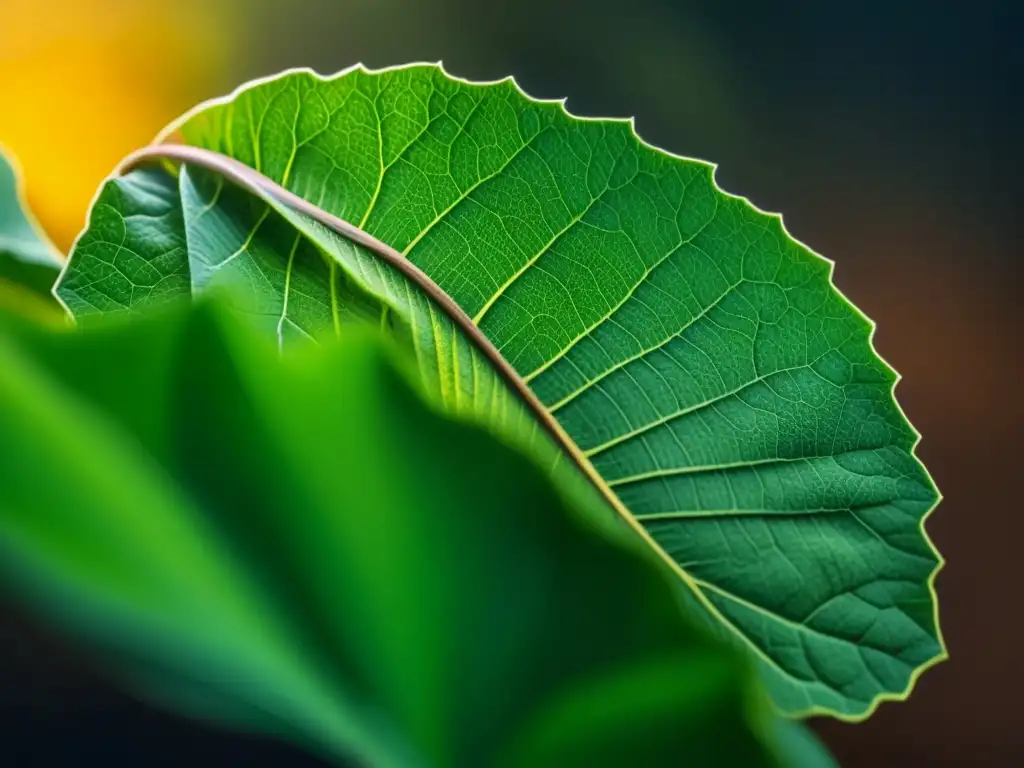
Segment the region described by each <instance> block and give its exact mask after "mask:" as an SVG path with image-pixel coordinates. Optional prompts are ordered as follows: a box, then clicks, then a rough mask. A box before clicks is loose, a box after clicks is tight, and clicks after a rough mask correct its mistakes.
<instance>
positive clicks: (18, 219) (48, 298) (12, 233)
mask: <svg viewBox="0 0 1024 768" xmlns="http://www.w3.org/2000/svg"><path fill="white" fill-rule="evenodd" d="M8 193H10V200H6V199H5V197H6V195H7V194H8ZM8 202H10V203H13V206H12V207H13V210H4V206H5V204H6V203H8ZM5 261H7V262H8V265H10V264H11V263H13V264H14V266H15V268H16V269H21V270H28V273H29V275H31V278H29V275H21V276H20V277H23V278H25V281H24V282H23V281H22V280H21V279H19V276H18V275H17V274H15V275H13V276H11V275H10V274H8V275H5V274H4V271H5V267H4V262H5ZM65 261H66V260H65V258H64V255H63V254H62V253H61V252H60V249H58V248H57V246H56V245H54V244H53V241H52V240H50V237H49V235H47V234H46V230H44V229H43V227H42V225H41V224H40V223H39V220H38V219H36V217H35V215H34V214H33V213H32V209H31V208H30V207H29V204H28V197H27V194H26V190H25V175H24V173H23V171H22V168H21V164H20V163H19V162H18V159H17V157H16V156H15V155H14V153H13V152H11V151H10V150H9V149H7V147H6V146H4V144H2V143H0V294H2V299H0V300H2V301H3V302H4V303H6V304H8V305H12V306H13V307H15V308H16V309H18V310H19V311H21V312H23V313H27V314H30V315H32V316H34V317H38V318H39V319H42V320H52V319H53V318H52V317H51V315H52V314H53V311H52V310H53V309H54V304H55V302H59V300H58V299H56V296H55V295H54V294H53V288H54V286H55V285H56V278H57V276H58V274H59V273H60V271H61V270H62V268H63V266H64V264H65ZM47 271H48V272H50V273H52V277H53V280H51V281H50V286H49V287H47V288H45V289H44V288H43V286H42V284H41V283H39V281H40V280H41V279H42V277H43V275H44V274H45V273H46V272H47ZM37 273H38V274H37ZM60 306H62V307H63V303H62V302H61V303H60ZM67 314H68V316H69V317H70V313H67Z"/></svg>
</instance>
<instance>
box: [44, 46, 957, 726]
mask: <svg viewBox="0 0 1024 768" xmlns="http://www.w3.org/2000/svg"><path fill="white" fill-rule="evenodd" d="M418 66H423V67H433V68H437V69H439V71H440V73H441V74H443V75H444V76H445V77H447V78H449V79H451V80H452V81H454V82H457V83H461V84H464V85H470V86H496V85H503V84H510V85H511V86H512V87H513V88H514V89H515V90H516V92H517V93H518V94H519V95H520V96H522V97H523V98H524V99H527V100H529V101H531V102H534V103H538V104H547V105H557V106H558V107H559V108H560V109H561V110H562V112H564V114H565V115H566V116H567V117H568V118H570V119H572V120H576V121H580V122H590V123H606V124H609V123H616V124H625V125H628V127H629V131H630V134H631V137H632V138H633V140H635V141H636V142H637V143H638V144H639V145H640V146H642V147H644V148H646V149H648V150H653V151H655V152H657V153H659V154H661V155H664V156H665V157H668V158H671V159H674V160H681V161H685V162H689V163H696V164H701V165H704V166H706V167H708V168H710V169H711V171H712V182H713V190H714V191H715V192H717V193H719V194H721V195H723V196H724V197H726V198H729V199H732V200H736V201H739V202H741V203H743V204H744V205H746V206H747V207H748V208H750V209H751V210H752V211H753V212H755V213H757V214H759V215H761V216H764V217H766V218H768V219H774V220H776V221H778V224H779V226H780V229H781V231H782V233H783V234H784V235H785V236H786V237H788V238H789V239H790V240H791V241H792V242H793V243H795V244H796V245H798V246H799V247H801V248H803V249H804V250H805V251H806V252H807V253H809V254H811V255H812V256H813V257H815V258H817V259H819V260H821V261H822V262H824V263H825V264H827V265H828V274H827V277H828V287H829V288H830V289H831V290H832V291H833V293H834V294H835V295H836V296H837V297H838V298H839V299H840V300H841V301H842V302H843V303H844V304H845V305H846V306H847V307H848V308H849V309H851V310H852V311H853V313H854V314H855V316H856V317H857V318H859V319H860V320H862V321H863V322H864V323H865V324H866V325H867V326H868V327H869V329H870V330H869V333H868V339H867V341H868V346H869V350H870V352H871V354H872V355H873V356H874V357H875V358H876V359H877V360H878V361H879V363H880V364H881V365H882V366H883V367H884V368H885V370H886V371H888V372H889V373H891V374H892V375H893V382H892V386H891V387H890V390H889V399H890V401H891V404H892V405H893V406H894V407H895V410H896V412H897V413H898V414H899V416H900V417H901V418H902V420H903V422H904V424H906V426H907V427H908V429H909V431H910V432H911V433H912V434H913V435H914V442H913V445H912V446H911V448H910V450H909V456H910V457H911V458H912V459H913V460H914V461H915V462H917V464H918V465H919V466H920V467H921V470H922V473H923V475H924V477H925V479H926V480H927V481H928V484H929V485H930V488H931V489H932V490H933V491H934V493H935V500H934V502H933V503H932V505H931V506H930V507H929V508H928V510H927V511H926V512H924V513H923V514H922V515H921V518H920V521H919V524H918V531H919V533H920V536H921V539H922V541H923V542H924V543H925V545H926V546H927V548H928V550H929V551H930V552H931V553H932V554H933V555H934V557H935V560H936V564H935V567H934V568H933V570H932V571H931V573H930V575H929V577H928V580H927V587H928V592H929V595H930V597H931V604H932V621H933V624H934V627H935V632H936V637H935V639H936V642H937V643H938V646H939V653H938V654H936V655H935V656H933V657H932V658H931V659H929V660H928V661H926V662H925V663H923V664H921V665H920V666H917V667H916V668H914V669H913V670H912V671H911V673H910V674H909V676H908V679H907V684H906V687H905V688H904V690H902V691H899V692H881V693H878V694H875V696H874V697H873V698H872V700H871V701H870V702H869V703H868V706H867V707H866V708H865V709H864V710H863V711H861V712H857V713H852V714H851V713H845V712H839V711H837V710H834V709H830V708H828V707H823V706H810V707H806V708H802V709H799V710H794V711H790V712H788V713H787V716H788V717H791V718H804V717H812V716H820V715H824V716H829V717H834V718H836V719H839V720H841V721H844V722H861V721H863V720H865V719H867V718H868V717H870V716H871V715H872V714H873V713H874V712H875V710H876V709H877V708H878V707H879V706H880V705H881V704H882V703H883V702H886V701H904V700H906V699H907V697H909V695H910V693H911V692H912V691H913V689H914V686H915V685H916V683H917V680H918V678H920V676H921V675H922V674H924V672H926V671H927V670H929V669H930V668H931V667H933V666H935V665H936V664H938V663H940V662H942V661H944V660H946V659H948V657H949V654H948V649H947V646H946V643H945V640H944V638H943V634H942V628H941V624H940V623H939V604H938V595H937V592H936V589H935V580H936V578H937V576H938V573H939V572H940V571H941V570H942V568H943V567H944V566H945V558H943V556H942V554H941V553H940V552H939V551H938V550H937V549H936V547H935V546H934V543H933V542H932V540H931V538H930V537H929V536H928V533H927V530H926V528H925V526H926V523H927V520H928V519H929V518H930V516H931V515H932V513H933V512H934V511H935V509H936V507H937V506H938V504H939V503H940V502H941V501H942V498H943V497H942V494H941V492H940V491H939V489H938V488H937V487H936V485H935V483H934V480H933V479H932V477H931V474H930V473H929V472H928V470H927V468H926V467H925V466H924V465H923V463H921V462H920V460H919V459H918V457H917V446H918V445H919V444H920V440H921V434H920V432H919V431H918V430H917V429H916V428H915V427H914V426H913V424H912V423H911V422H910V421H909V419H907V417H906V413H905V412H904V410H903V408H902V407H901V406H900V404H899V402H898V401H897V400H896V397H895V388H896V386H897V385H898V384H899V382H900V380H901V379H902V376H901V375H900V374H899V372H898V371H896V370H895V369H894V368H893V367H892V366H891V365H889V364H888V362H887V361H886V360H885V359H884V358H883V357H882V356H881V355H880V354H879V353H878V350H877V348H876V346H875V333H876V331H877V325H876V323H875V322H874V321H873V320H872V319H871V318H869V317H868V316H867V315H865V314H864V312H862V311H861V310H860V308H859V307H857V306H856V304H854V303H853V302H852V301H851V300H850V299H849V298H848V297H847V296H846V294H844V293H843V292H842V291H841V290H840V289H839V288H838V287H837V286H836V284H835V281H834V273H835V262H834V261H833V260H832V259H829V258H828V257H826V256H823V255H822V254H820V253H818V252H817V251H815V250H814V249H813V248H811V247H810V246H808V245H807V244H806V243H804V242H803V241H801V240H799V239H798V238H796V237H794V236H793V235H792V233H790V232H789V230H788V229H787V228H786V226H785V222H784V220H783V216H782V214H781V213H773V212H770V211H766V210H763V209H761V208H760V207H758V206H757V205H756V204H755V203H753V202H752V201H751V200H750V199H749V198H748V197H745V196H743V195H737V194H734V193H731V192H728V191H727V190H725V189H723V188H722V187H721V186H720V185H719V184H718V182H717V179H716V178H714V176H715V174H716V173H717V170H718V164H717V163H713V162H710V161H707V160H702V159H700V158H694V157H689V156H686V155H680V154H676V153H674V152H671V151H669V150H666V149H664V148H662V147H659V146H657V145H654V144H652V143H650V142H648V141H646V140H645V139H643V138H642V137H641V136H640V135H639V134H638V133H637V131H636V123H635V118H632V117H630V118H608V117H588V116H580V115H575V114H573V113H572V112H570V111H569V110H568V108H567V107H566V102H567V99H564V98H563V99H539V98H535V97H533V96H531V95H530V94H528V93H527V92H526V91H525V90H523V88H522V87H521V86H520V85H519V83H518V82H517V81H516V79H515V77H514V76H508V77H504V78H500V79H497V80H487V81H480V80H469V79H466V78H463V77H460V76H458V75H454V74H452V73H451V72H449V71H448V70H447V69H446V68H445V66H444V63H443V61H437V62H430V61H415V62H409V63H407V64H402V65H395V66H389V67H381V68H376V69H375V68H370V67H366V66H364V65H363V64H361V63H359V64H354V65H352V66H350V67H347V68H345V69H343V70H341V71H339V72H337V73H333V74H330V75H322V74H320V73H318V72H316V71H314V70H313V69H311V68H309V67H294V68H290V69H286V70H284V71H281V72H278V73H275V74H272V75H268V76H266V77H261V78H257V79H254V80H251V81H248V82H246V83H243V84H242V85H240V86H238V87H237V88H235V89H234V90H233V91H232V92H231V93H229V94H227V95H225V96H221V97H217V98H213V99H209V100H207V101H204V102H202V103H200V104H198V105H196V106H195V107H193V108H192V109H190V110H189V111H188V112H186V113H184V114H183V115H182V116H181V117H179V118H178V119H177V120H175V121H174V122H172V123H171V124H170V125H168V126H167V127H166V128H165V129H163V130H162V131H161V132H160V133H159V134H158V135H157V136H156V138H155V139H154V142H153V143H154V144H159V143H164V142H167V141H171V140H173V136H174V134H175V133H176V132H177V131H178V130H179V129H180V127H181V126H182V125H184V124H185V123H186V122H188V121H189V120H190V119H192V118H193V117H195V116H196V115H198V114H199V113H201V112H203V111H204V110H207V109H210V108H213V107H217V106H223V105H226V104H229V103H230V102H232V101H234V100H235V99H237V98H238V97H239V96H240V95H242V94H244V93H245V92H247V91H249V90H252V89H255V88H258V87H260V86H262V85H266V84H270V83H273V82H275V81H278V80H281V79H283V78H286V77H288V76H291V75H305V76H308V77H311V78H314V79H316V80H318V81H321V82H326V81H329V80H334V79H337V78H340V77H343V76H345V75H348V74H351V73H353V72H362V73H364V74H367V75H380V74H384V73H388V72H392V71H398V70H404V69H408V68H411V67H418ZM118 175H119V174H118V171H117V170H115V171H114V172H113V173H112V174H111V175H110V176H109V177H108V179H106V180H105V181H104V183H103V184H102V185H101V186H100V187H99V188H98V190H97V192H96V195H95V196H94V198H93V200H92V203H91V204H90V208H89V215H90V217H91V215H92V211H93V208H94V207H95V205H96V203H97V202H98V200H99V197H100V195H101V193H102V191H103V189H104V186H105V184H106V182H107V181H110V180H113V179H115V178H117V177H118ZM86 231H88V230H87V229H86V230H83V232H82V233H80V235H79V238H81V237H82V235H83V234H85V232H86ZM79 238H76V240H75V244H74V246H73V247H72V252H74V250H75V247H76V246H77V244H78V239H79ZM67 266H68V262H66V263H65V265H64V268H63V269H62V271H61V275H60V277H59V278H58V281H57V283H58V285H59V284H60V282H61V281H62V279H63V277H64V272H65V271H66V270H67ZM58 300H59V301H60V302H61V304H62V306H65V308H66V309H67V307H66V305H64V302H63V300H62V299H60V297H59V296H58ZM69 312H70V309H69ZM576 452H577V453H582V452H581V451H579V449H576ZM595 474H596V472H595ZM602 490H603V491H605V492H607V493H612V494H614V492H613V491H611V489H610V488H607V487H605V488H603V489H602ZM627 522H629V523H630V527H631V528H633V529H634V530H637V531H638V532H640V533H641V535H642V538H643V539H644V540H645V542H646V543H647V544H648V545H649V546H651V547H652V548H653V549H654V550H655V552H656V553H657V554H658V555H659V557H660V558H661V559H662V560H663V561H664V562H665V563H666V564H667V565H668V567H669V569H670V570H671V571H672V572H674V573H675V574H676V575H677V576H679V578H680V579H681V581H683V582H684V583H685V584H686V585H687V586H688V587H689V589H688V590H687V595H686V598H696V599H697V600H698V601H699V602H700V604H701V605H702V607H704V609H705V610H707V611H708V613H709V614H710V615H711V616H713V617H715V618H716V619H717V620H718V623H719V624H720V625H721V627H723V628H726V629H727V632H726V634H728V635H732V636H733V637H734V638H736V639H737V640H739V641H740V643H741V644H742V646H743V647H745V648H747V649H748V650H749V651H751V652H753V653H754V654H755V656H756V657H758V658H759V659H760V660H761V661H762V662H763V663H764V664H766V665H768V666H770V667H775V666H776V663H775V662H774V661H773V660H771V659H770V658H768V656H767V655H766V654H765V653H764V652H763V651H762V650H761V649H760V648H758V647H757V646H756V645H754V644H753V642H751V640H750V639H749V638H747V637H746V636H745V635H744V634H743V633H742V632H741V631H740V630H738V629H737V628H736V627H735V626H734V625H733V623H732V622H731V621H729V620H728V619H726V618H725V617H724V616H723V615H722V614H721V612H720V611H719V610H718V609H717V608H716V607H715V606H714V605H713V604H712V603H711V602H710V601H709V600H708V599H707V597H706V596H705V595H704V594H703V590H701V589H700V588H699V587H698V586H697V584H696V583H695V582H694V581H693V580H692V578H691V577H690V576H689V574H687V573H686V572H685V571H684V570H683V569H682V568H681V567H680V566H679V565H678V564H677V563H676V562H675V561H674V560H673V559H672V558H671V557H670V556H669V555H668V554H667V553H666V552H665V551H664V550H663V548H662V547H661V546H660V545H658V544H657V543H656V542H655V541H654V539H653V537H652V536H651V535H650V534H649V533H647V531H646V528H645V527H644V526H643V525H641V524H640V523H639V521H637V520H636V519H635V518H632V519H631V520H629V521H627Z"/></svg>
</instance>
